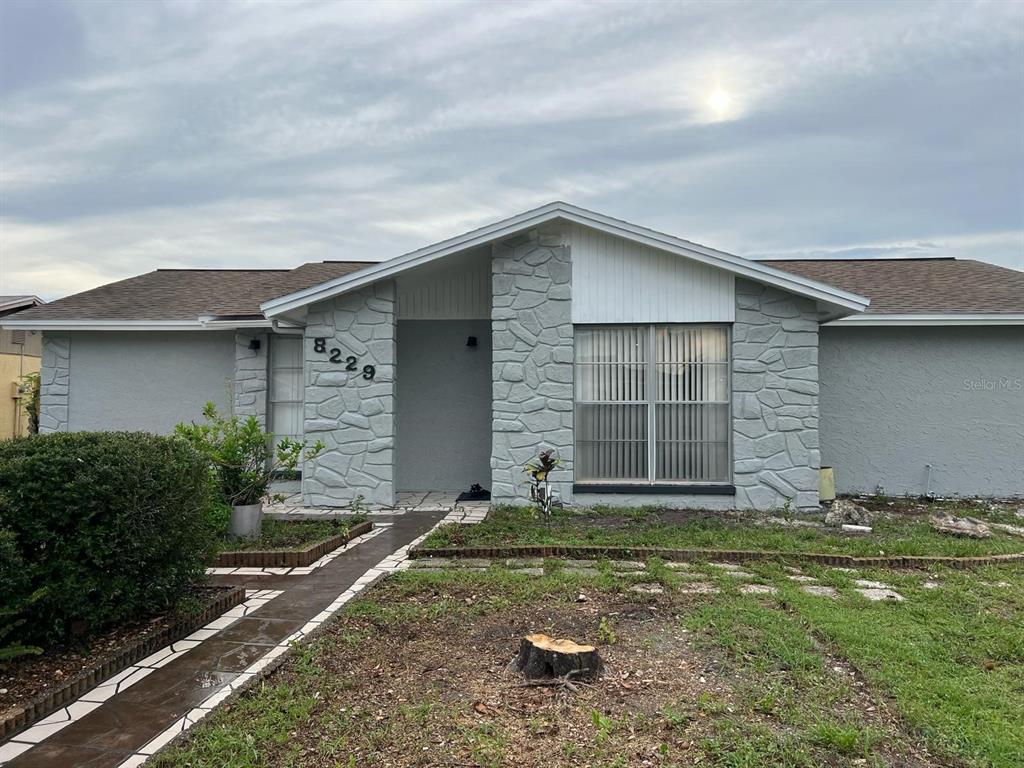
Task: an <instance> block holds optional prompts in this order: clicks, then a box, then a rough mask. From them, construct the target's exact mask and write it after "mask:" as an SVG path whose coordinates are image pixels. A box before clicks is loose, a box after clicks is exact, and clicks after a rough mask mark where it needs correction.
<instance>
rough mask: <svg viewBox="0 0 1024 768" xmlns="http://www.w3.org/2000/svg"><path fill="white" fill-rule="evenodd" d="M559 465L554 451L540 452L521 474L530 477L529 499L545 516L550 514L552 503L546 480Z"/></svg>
mask: <svg viewBox="0 0 1024 768" xmlns="http://www.w3.org/2000/svg"><path fill="white" fill-rule="evenodd" d="M561 463H562V461H561V459H559V458H558V457H557V456H555V452H554V450H553V449H548V450H546V451H541V452H540V454H539V455H538V456H537V458H536V459H534V460H533V461H530V462H528V463H527V464H526V466H524V467H523V472H525V473H526V474H527V475H529V477H530V499H531V500H532V501H533V502H535V503H536V504H537V506H538V507H540V511H541V512H543V513H544V514H545V515H550V514H551V507H552V505H553V503H554V499H553V498H552V497H551V485H550V483H549V480H548V478H549V477H550V475H551V473H552V472H553V471H554V470H555V469H556V468H557V467H558V465H559V464H561Z"/></svg>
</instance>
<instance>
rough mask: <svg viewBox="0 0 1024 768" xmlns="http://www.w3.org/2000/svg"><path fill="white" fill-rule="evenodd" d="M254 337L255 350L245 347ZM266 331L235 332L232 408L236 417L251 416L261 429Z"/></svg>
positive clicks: (265, 426) (264, 411) (264, 404)
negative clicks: (255, 341)
mask: <svg viewBox="0 0 1024 768" xmlns="http://www.w3.org/2000/svg"><path fill="white" fill-rule="evenodd" d="M253 339H257V340H259V342H260V348H259V349H255V350H253V349H249V342H250V341H252V340H253ZM269 354H270V350H269V349H268V348H267V334H265V333H249V332H246V331H235V381H234V393H233V396H234V402H233V406H234V410H235V415H237V416H243V417H244V416H255V417H256V419H257V420H258V421H259V423H260V426H261V427H263V429H269V428H270V425H269V424H267V378H268V376H269V375H270V374H269V371H268V365H267V361H268V360H269Z"/></svg>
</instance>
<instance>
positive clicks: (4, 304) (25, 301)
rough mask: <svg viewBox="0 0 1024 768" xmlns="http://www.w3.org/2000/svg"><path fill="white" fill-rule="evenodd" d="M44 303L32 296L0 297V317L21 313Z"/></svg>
mask: <svg viewBox="0 0 1024 768" xmlns="http://www.w3.org/2000/svg"><path fill="white" fill-rule="evenodd" d="M45 303H46V302H45V301H43V300H42V299H40V298H39V297H38V296H33V295H32V294H28V293H26V294H18V295H15V296H0V317H4V316H6V315H13V314H14V313H15V312H23V311H25V310H26V309H29V308H30V307H38V306H39V305H40V304H45Z"/></svg>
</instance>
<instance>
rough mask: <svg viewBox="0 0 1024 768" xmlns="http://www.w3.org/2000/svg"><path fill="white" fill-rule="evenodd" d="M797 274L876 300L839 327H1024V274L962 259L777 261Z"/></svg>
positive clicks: (782, 266) (845, 320)
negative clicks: (864, 310) (994, 325)
mask: <svg viewBox="0 0 1024 768" xmlns="http://www.w3.org/2000/svg"><path fill="white" fill-rule="evenodd" d="M761 263H763V264H769V263H770V264H771V265H772V266H774V267H777V268H778V269H783V270H785V271H787V272H792V273H793V274H797V275H801V276H802V277H808V278H810V279H812V280H821V281H822V282H827V283H831V284H832V285H836V286H839V287H840V288H844V289H845V290H847V291H853V292H855V293H859V294H861V295H862V296H867V297H868V298H870V299H871V305H870V306H869V307H868V309H867V311H866V312H865V313H864V314H863V315H858V316H855V317H848V318H843V319H842V320H837V321H835V323H836V324H838V325H975V324H984V325H993V324H996V325H1018V324H1024V272H1020V271H1018V270H1015V269H1008V268H1006V267H1000V266H996V265H995V264H987V263H985V262H982V261H972V260H963V261H961V260H959V259H813V260H796V259H794V260H785V261H780V260H772V261H770V262H769V261H764V262H761Z"/></svg>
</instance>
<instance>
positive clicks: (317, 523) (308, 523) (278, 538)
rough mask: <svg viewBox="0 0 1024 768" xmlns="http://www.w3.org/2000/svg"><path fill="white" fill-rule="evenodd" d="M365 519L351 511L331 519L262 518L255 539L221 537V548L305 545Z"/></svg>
mask: <svg viewBox="0 0 1024 768" xmlns="http://www.w3.org/2000/svg"><path fill="white" fill-rule="evenodd" d="M364 520H366V518H365V517H363V516H361V515H352V516H351V517H344V518H338V519H332V520H275V519H273V518H269V517H265V518H263V524H262V526H261V531H260V536H259V538H258V539H231V538H226V539H224V540H223V541H221V544H220V551H221V552H240V551H246V550H268V549H306V548H307V547H311V546H312V545H314V544H316V543H317V542H319V541H323V540H324V539H329V538H331V537H332V536H338V535H340V534H342V533H345V531H347V530H348V529H349V528H351V527H352V526H354V525H356V524H357V523H361V522H363V521H364Z"/></svg>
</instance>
